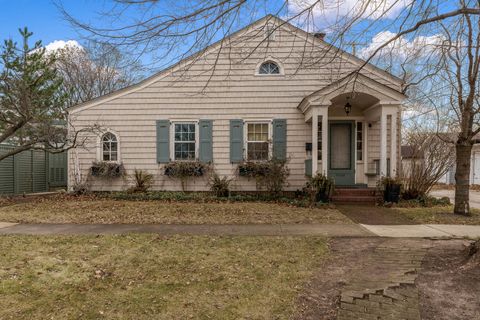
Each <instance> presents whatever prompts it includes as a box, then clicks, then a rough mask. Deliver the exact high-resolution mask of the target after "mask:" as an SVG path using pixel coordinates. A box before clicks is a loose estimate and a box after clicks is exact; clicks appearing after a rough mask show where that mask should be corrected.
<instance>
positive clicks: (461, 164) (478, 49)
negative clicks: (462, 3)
mask: <svg viewBox="0 0 480 320" xmlns="http://www.w3.org/2000/svg"><path fill="white" fill-rule="evenodd" d="M441 26H442V28H443V30H444V34H445V35H446V41H445V43H444V46H443V47H442V53H443V55H442V59H441V66H442V72H441V73H440V74H439V78H440V81H442V83H444V84H445V91H444V92H445V95H444V96H443V97H444V98H445V99H444V101H445V102H446V105H447V106H448V107H449V109H450V110H452V111H453V112H452V116H454V117H455V118H456V127H457V132H458V137H456V138H455V139H454V141H455V149H456V157H457V161H456V172H455V181H456V184H455V209H454V212H455V213H458V214H467V215H468V214H470V208H469V185H470V181H469V179H470V167H471V164H470V162H471V154H472V147H473V144H474V143H475V136H476V135H477V134H478V133H480V122H479V121H480V79H479V77H480V19H479V17H478V16H470V15H467V14H465V15H462V16H461V17H459V18H458V19H456V20H455V21H454V22H453V23H450V24H448V25H447V24H445V23H441Z"/></svg>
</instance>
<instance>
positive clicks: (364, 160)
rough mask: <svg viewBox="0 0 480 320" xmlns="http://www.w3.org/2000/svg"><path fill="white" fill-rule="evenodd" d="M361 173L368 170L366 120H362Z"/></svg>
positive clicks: (365, 172)
mask: <svg viewBox="0 0 480 320" xmlns="http://www.w3.org/2000/svg"><path fill="white" fill-rule="evenodd" d="M362 138H363V173H364V174H367V173H369V172H368V122H366V121H365V122H363V137H362Z"/></svg>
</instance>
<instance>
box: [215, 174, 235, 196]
mask: <svg viewBox="0 0 480 320" xmlns="http://www.w3.org/2000/svg"><path fill="white" fill-rule="evenodd" d="M230 182H232V179H229V178H228V177H226V176H224V177H223V178H220V176H219V175H218V174H217V173H214V174H213V175H212V176H211V178H210V191H212V193H213V194H214V195H215V196H216V197H220V198H221V197H228V196H229V194H230V189H229V186H230Z"/></svg>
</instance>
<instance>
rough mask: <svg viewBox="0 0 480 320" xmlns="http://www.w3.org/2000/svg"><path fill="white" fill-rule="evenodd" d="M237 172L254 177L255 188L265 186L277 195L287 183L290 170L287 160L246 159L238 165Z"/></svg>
mask: <svg viewBox="0 0 480 320" xmlns="http://www.w3.org/2000/svg"><path fill="white" fill-rule="evenodd" d="M237 174H238V175H239V176H241V177H247V178H255V181H256V183H257V189H262V188H265V189H266V190H267V191H268V192H269V193H270V194H271V195H272V196H278V195H279V194H280V193H281V192H282V191H283V189H284V187H285V186H286V184H287V178H288V176H289V175H290V170H289V169H288V167H287V160H278V159H272V160H268V161H258V162H256V161H255V162H254V161H246V162H243V163H241V164H239V165H238V168H237Z"/></svg>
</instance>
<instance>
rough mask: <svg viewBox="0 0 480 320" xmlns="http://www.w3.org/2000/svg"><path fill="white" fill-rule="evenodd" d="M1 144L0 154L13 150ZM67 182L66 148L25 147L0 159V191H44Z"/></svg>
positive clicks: (10, 192)
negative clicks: (60, 150) (52, 151)
mask: <svg viewBox="0 0 480 320" xmlns="http://www.w3.org/2000/svg"><path fill="white" fill-rule="evenodd" d="M12 148H13V147H12V146H10V145H5V144H3V145H2V144H0V154H2V153H3V154H5V153H6V152H8V151H9V150H12ZM66 186H67V152H62V153H55V154H49V153H46V152H45V151H41V150H28V151H23V152H21V153H18V154H16V155H14V156H11V157H8V158H6V159H3V160H2V161H0V195H2V194H3V195H8V194H23V193H34V192H46V191H48V190H49V188H51V187H66Z"/></svg>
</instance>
